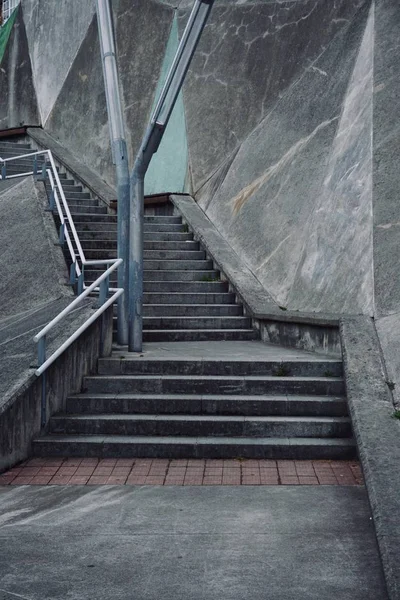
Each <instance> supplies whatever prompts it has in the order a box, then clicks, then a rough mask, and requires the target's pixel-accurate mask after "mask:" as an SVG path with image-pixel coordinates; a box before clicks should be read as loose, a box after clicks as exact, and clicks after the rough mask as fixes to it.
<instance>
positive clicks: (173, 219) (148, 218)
mask: <svg viewBox="0 0 400 600" xmlns="http://www.w3.org/2000/svg"><path fill="white" fill-rule="evenodd" d="M144 223H160V224H162V223H169V224H181V225H182V217H181V216H179V215H144Z"/></svg>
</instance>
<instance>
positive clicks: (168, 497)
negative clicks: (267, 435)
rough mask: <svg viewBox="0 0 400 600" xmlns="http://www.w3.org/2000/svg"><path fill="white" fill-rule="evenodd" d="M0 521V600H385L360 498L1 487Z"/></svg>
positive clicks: (282, 490)
mask: <svg viewBox="0 0 400 600" xmlns="http://www.w3.org/2000/svg"><path fill="white" fill-rule="evenodd" d="M0 515H1V516H0V547H1V548H2V551H1V560H0V599H1V600H11V599H12V598H23V599H25V600H56V599H61V598H62V599H66V598H68V600H89V599H90V600H92V599H93V600H111V599H112V600H122V599H123V600H126V599H131V598H132V599H133V598H135V600H159V599H160V598H163V599H165V600H205V599H207V600H214V599H215V600H217V599H218V600H250V599H251V600H322V599H323V600H331V599H332V600H386V599H387V595H386V591H385V584H384V580H383V575H382V569H381V564H380V559H379V555H378V550H377V544H376V540H375V534H374V526H373V522H372V520H371V516H370V511H369V507H368V501H367V496H366V492H365V489H364V487H345V486H343V487H335V486H318V487H311V486H310V487H308V486H307V487H301V488H299V487H291V486H280V487H252V486H248V487H229V488H226V487H219V486H218V487H186V488H185V487H153V486H149V487H146V486H144V487H130V488H129V487H125V486H118V487H117V486H103V487H93V488H87V487H78V486H77V487H75V486H74V487H63V486H62V487H61V486H50V487H49V486H47V487H40V486H38V487H33V486H32V487H28V486H26V487H25V486H22V487H4V488H2V489H0ZM2 594H3V595H2Z"/></svg>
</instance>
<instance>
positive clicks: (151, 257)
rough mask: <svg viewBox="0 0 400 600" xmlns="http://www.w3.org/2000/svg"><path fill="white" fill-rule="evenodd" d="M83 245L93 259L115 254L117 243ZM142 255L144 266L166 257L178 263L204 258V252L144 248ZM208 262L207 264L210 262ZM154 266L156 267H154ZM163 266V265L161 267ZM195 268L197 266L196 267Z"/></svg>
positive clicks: (165, 260)
mask: <svg viewBox="0 0 400 600" xmlns="http://www.w3.org/2000/svg"><path fill="white" fill-rule="evenodd" d="M82 245H83V246H84V247H85V253H86V256H89V255H90V256H92V257H93V258H94V259H95V258H102V257H103V256H104V255H105V254H106V253H107V254H109V255H110V256H112V257H115V256H117V244H113V246H114V247H111V248H109V247H107V245H105V246H103V247H102V248H101V247H100V248H96V249H92V248H91V247H90V245H88V244H87V243H83V244H82ZM143 257H144V260H145V267H146V268H147V264H148V261H152V262H154V261H155V260H158V261H163V262H168V260H167V259H170V260H173V261H175V262H174V264H177V263H178V261H181V263H180V265H182V263H183V264H185V263H186V261H190V262H192V263H194V261H199V262H202V261H204V260H205V252H201V251H199V252H165V251H159V252H157V251H154V250H146V249H144V252H143ZM210 263H211V268H212V262H211V261H210ZM210 263H208V264H210ZM180 265H178V268H180ZM151 268H153V267H151ZM154 268H158V267H154ZM162 268H164V267H162ZM196 268H197V267H196Z"/></svg>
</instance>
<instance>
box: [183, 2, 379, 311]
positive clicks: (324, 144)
mask: <svg viewBox="0 0 400 600" xmlns="http://www.w3.org/2000/svg"><path fill="white" fill-rule="evenodd" d="M368 15H369V7H368V5H365V6H363V7H362V8H361V9H360V10H359V12H358V13H357V17H356V18H354V19H352V20H351V21H350V22H348V21H346V24H345V25H344V26H343V27H342V28H341V30H340V31H339V32H338V33H337V34H336V36H335V37H334V38H333V39H332V41H331V42H330V43H329V44H328V45H327V47H326V48H325V50H324V51H323V52H322V53H321V55H320V56H319V57H318V58H317V60H316V61H315V62H314V63H313V67H314V68H313V69H307V70H305V71H303V72H302V75H301V77H300V78H299V79H298V80H297V81H296V82H295V83H294V84H293V85H292V86H291V87H290V88H289V89H288V90H286V91H285V93H284V94H283V95H282V97H281V98H280V99H279V101H278V102H277V103H276V105H275V106H274V108H273V109H272V110H271V111H270V112H269V114H268V115H267V116H266V117H265V118H264V120H263V121H262V122H261V123H260V125H258V127H257V128H256V129H255V130H254V131H253V132H252V133H251V134H250V135H249V136H248V137H247V138H246V140H245V141H244V142H243V143H242V144H241V146H240V147H239V149H238V151H237V153H236V155H235V157H234V158H233V161H232V162H231V165H230V166H229V167H228V169H227V172H226V173H225V175H224V179H223V181H222V183H219V184H218V186H217V189H215V188H214V187H213V185H212V182H209V183H208V184H207V185H206V186H204V188H203V189H202V190H200V192H199V194H198V195H199V197H200V204H201V206H202V207H203V208H204V209H205V211H206V213H207V215H208V216H209V218H210V219H211V221H212V222H213V223H214V224H215V225H216V227H217V228H218V229H219V231H220V232H221V233H222V235H223V236H224V237H225V238H226V239H227V240H229V243H230V244H231V245H232V246H233V248H234V249H235V250H236V252H237V253H238V254H239V255H240V256H241V257H242V259H243V260H245V261H246V262H247V264H248V265H249V266H250V267H251V268H252V270H253V271H254V273H255V275H256V276H257V277H258V279H259V280H260V281H261V283H262V284H263V285H264V286H265V287H266V289H268V291H269V292H270V293H271V295H272V296H273V298H274V299H275V300H276V301H277V303H278V304H279V305H284V306H286V307H287V308H289V309H293V310H299V309H302V310H304V309H306V310H308V311H313V310H315V311H318V310H326V311H327V312H350V311H353V312H359V311H361V310H366V311H368V310H369V309H370V304H371V298H372V289H371V288H370V287H368V281H370V279H371V277H370V268H371V267H370V264H368V265H367V267H368V273H366V272H365V269H363V264H362V265H361V268H360V264H359V262H360V261H358V262H357V261H356V260H355V261H354V262H351V261H350V260H348V259H349V258H350V255H348V249H347V247H346V250H344V245H341V244H342V242H340V243H339V244H338V243H336V244H334V245H333V248H334V249H335V256H334V260H335V261H340V262H341V264H342V265H343V261H346V267H344V265H343V273H345V274H346V279H345V281H344V280H342V285H340V286H339V285H337V286H336V287H332V280H331V277H330V276H329V273H326V266H325V269H324V270H321V273H320V271H319V269H320V262H321V261H320V259H319V257H318V255H317V254H316V253H315V252H314V253H313V252H312V251H311V250H312V236H313V235H314V237H315V238H316V239H318V237H320V235H318V229H319V227H320V226H321V228H323V227H324V225H323V224H324V223H325V222H326V220H327V216H326V215H327V214H329V213H331V214H333V215H335V216H334V219H335V226H334V227H333V229H335V228H337V229H338V234H337V235H338V236H340V235H341V236H343V238H344V239H346V238H349V239H352V236H354V237H356V238H357V240H359V244H360V249H359V252H360V253H361V255H362V256H365V255H368V253H369V252H370V245H371V243H372V240H371V236H365V235H363V234H364V231H363V228H362V225H363V219H364V218H365V217H364V216H363V217H362V218H361V224H359V226H358V227H357V226H356V222H355V221H353V220H352V219H351V214H352V211H353V210H354V211H355V213H360V212H363V210H362V208H360V207H359V206H358V205H359V203H360V202H361V203H363V202H365V199H364V195H363V194H361V196H360V198H358V199H357V197H356V198H351V196H350V195H347V196H346V198H345V201H344V200H343V203H342V208H341V213H343V216H342V214H341V213H339V214H337V210H336V208H335V202H337V200H336V201H335V200H334V197H335V193H336V192H335V191H334V190H335V189H336V184H334V182H332V183H331V184H329V181H328V179H327V178H328V176H329V173H330V172H332V173H334V172H335V164H336V161H338V163H339V164H343V168H344V169H345V173H346V175H345V180H346V178H348V177H349V174H350V173H351V171H352V170H353V169H354V159H355V160H356V161H357V160H358V158H357V152H356V153H355V155H354V156H353V154H352V152H351V151H350V150H351V149H352V148H353V145H354V144H355V142H354V141H353V140H352V139H351V136H350V134H348V135H347V136H345V140H344V142H343V144H344V146H345V145H346V144H348V145H349V148H350V150H346V148H345V147H343V148H342V141H339V140H340V138H338V137H337V136H338V135H339V129H340V125H339V123H340V121H341V119H342V120H343V119H345V113H344V112H343V110H344V103H345V99H346V95H347V93H348V89H349V87H348V86H349V84H350V82H351V78H352V75H353V72H354V68H355V64H356V62H357V57H358V56H359V52H360V44H361V43H362V40H363V36H364V32H365V28H366V25H367V20H368ZM360 77H361V75H360ZM356 85H359V81H358V75H357V76H354V86H356ZM310 90H312V92H311V91H310ZM349 102H350V101H349ZM350 105H351V102H350ZM349 110H350V109H349ZM343 127H344V128H345V125H343ZM362 132H363V128H361V133H360V135H361V134H362ZM356 133H357V132H356ZM349 136H350V139H348V138H349ZM342 137H343V136H342ZM355 137H356V138H357V135H356V134H355ZM335 139H336V140H337V142H336V146H335ZM271 140H274V143H271ZM357 140H358V138H357ZM189 143H190V141H189ZM357 143H359V144H360V146H361V147H363V143H364V137H362V139H361V140H359V141H358V142H357ZM360 152H361V153H363V152H364V150H362V151H360ZM341 153H343V158H342V159H340V154H341ZM227 162H229V160H228V161H227ZM331 162H332V164H331ZM330 164H331V166H330ZM346 165H347V166H346ZM341 168H342V167H341ZM222 169H223V168H222ZM364 171H365V169H364ZM364 171H363V172H364ZM332 176H333V175H332ZM216 177H217V176H216ZM341 177H342V176H341V175H340V172H338V173H337V175H336V174H335V180H336V179H340V178H341ZM359 185H360V187H364V186H365V185H366V184H365V182H364V181H360V183H359ZM327 186H328V189H327V191H326V192H325V191H324V190H325V188H326V187H327ZM329 186H330V187H331V188H332V192H329V189H330V187H329ZM348 187H349V189H350V190H351V181H350V182H349V183H348ZM323 194H326V195H327V201H326V203H325V204H324V205H323V207H322V208H321V207H319V206H318V202H319V201H320V199H321V196H323ZM329 198H330V200H329ZM330 202H332V203H333V206H332V207H330V206H329V204H330ZM352 202H353V203H354V208H352ZM369 210H370V209H369ZM316 221H318V225H317V223H316ZM343 225H346V227H349V231H348V232H345V233H343ZM309 244H310V245H311V248H308V245H309ZM319 245H320V244H318V246H319ZM327 247H328V248H327V253H328V255H329V252H328V250H329V243H328V242H327ZM303 256H304V257H305V256H306V257H307V260H308V261H309V262H308V263H307V261H305V265H306V266H305V268H304V269H303V271H302V269H301V266H300V265H301V262H302V260H304V258H303ZM334 260H333V258H331V261H330V264H332V262H333V264H334ZM331 268H334V267H331ZM324 273H326V276H325V277H324ZM321 277H322V280H321ZM344 284H345V285H344ZM325 290H326V291H325ZM324 298H325V300H324Z"/></svg>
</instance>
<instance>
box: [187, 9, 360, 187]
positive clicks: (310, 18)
mask: <svg viewBox="0 0 400 600" xmlns="http://www.w3.org/2000/svg"><path fill="white" fill-rule="evenodd" d="M363 1H364V0H353V1H352V2H348V1H347V0H339V2H326V1H325V0H304V1H301V2H293V1H284V2H275V1H274V2H271V1H260V0H259V1H256V2H254V1H251V2H250V1H249V2H246V1H245V2H240V1H231V2H226V1H222V2H218V1H217V2H215V4H214V7H213V9H212V12H211V16H210V19H209V22H208V25H207V27H206V29H205V31H204V34H203V37H202V39H201V41H200V44H199V47H198V50H197V52H196V54H195V56H194V59H193V63H192V67H191V69H190V71H189V76H188V81H187V83H186V85H185V88H184V98H185V109H186V119H187V128H188V141H189V153H190V162H191V171H192V178H193V188H194V191H197V190H198V188H199V186H200V185H201V183H203V182H204V181H205V180H206V179H207V178H208V177H210V176H211V175H212V174H213V173H214V172H215V170H216V168H217V167H218V166H219V165H220V164H221V163H222V162H223V161H224V159H225V157H226V156H227V155H228V154H229V153H230V152H232V150H233V149H234V148H235V147H236V146H237V145H238V144H240V143H241V142H242V141H243V140H244V138H245V137H246V136H247V135H248V134H249V133H250V132H251V131H252V129H254V127H256V126H257V125H258V124H259V123H260V122H261V121H262V120H263V118H264V117H265V116H266V115H267V114H268V112H269V111H270V110H271V108H272V107H273V106H274V105H275V103H277V102H279V99H280V97H281V96H282V95H283V94H284V93H285V90H287V89H288V88H289V87H290V85H292V84H293V83H294V82H295V81H297V80H298V79H299V78H300V77H301V76H302V75H303V74H304V73H305V72H306V71H307V70H311V72H313V69H315V68H318V67H316V65H315V64H314V61H315V60H316V59H317V58H318V56H319V55H320V54H321V53H322V52H323V51H324V50H325V48H326V47H327V46H328V45H329V43H330V42H331V40H332V39H333V38H334V36H335V35H336V34H337V32H338V31H339V30H340V29H341V28H342V27H344V26H346V24H348V22H349V20H350V19H351V18H352V17H353V16H354V14H355V13H356V11H357V9H358V8H359V7H360V5H362V4H363ZM186 5H187V3H186ZM187 14H188V12H187V10H186V11H185V10H181V11H180V17H181V19H180V21H181V30H182V28H183V25H184V22H185V20H186V18H187ZM314 73H316V74H317V71H314ZM320 75H321V74H320ZM322 77H324V76H323V75H322ZM270 143H271V144H272V143H273V141H272V140H270Z"/></svg>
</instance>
